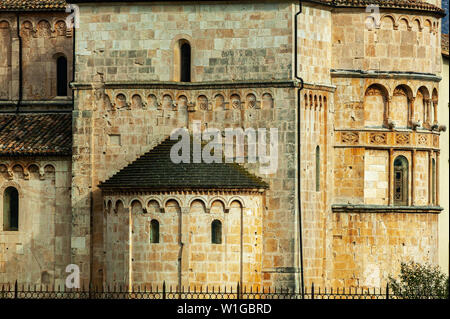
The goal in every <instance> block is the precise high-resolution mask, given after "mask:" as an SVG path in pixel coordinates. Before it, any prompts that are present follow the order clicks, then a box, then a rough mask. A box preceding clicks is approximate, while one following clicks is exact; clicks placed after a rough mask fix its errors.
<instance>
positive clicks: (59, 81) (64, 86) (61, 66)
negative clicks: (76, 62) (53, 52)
mask: <svg viewBox="0 0 450 319" xmlns="http://www.w3.org/2000/svg"><path fill="white" fill-rule="evenodd" d="M67 77H68V69H67V58H66V57H65V56H64V55H60V56H58V57H56V96H58V97H65V96H67V95H68V81H67Z"/></svg>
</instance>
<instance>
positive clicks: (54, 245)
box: [0, 158, 71, 285]
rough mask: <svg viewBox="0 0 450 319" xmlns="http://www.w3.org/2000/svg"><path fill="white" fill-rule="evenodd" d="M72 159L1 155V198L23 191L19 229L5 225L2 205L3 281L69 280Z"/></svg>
mask: <svg viewBox="0 0 450 319" xmlns="http://www.w3.org/2000/svg"><path fill="white" fill-rule="evenodd" d="M70 179H71V173H70V160H67V159H61V158H59V159H56V158H54V159H50V158H48V159H41V158H28V159H25V158H22V159H8V158H3V159H2V160H1V161H0V198H1V199H2V200H1V202H2V203H3V196H4V192H5V189H6V188H7V187H10V186H12V187H14V188H16V189H17V190H18V192H19V229H18V231H7V230H3V218H4V216H3V204H2V205H1V206H0V212H1V213H0V227H1V228H0V229H1V231H0V283H3V284H8V283H9V284H14V282H15V281H16V280H17V282H18V283H19V284H25V283H26V284H42V285H63V284H64V283H65V278H66V276H67V274H66V273H65V269H66V267H67V265H69V264H70V247H71V243H70V237H69V236H68V234H69V233H70V229H71V228H70V220H71V215H70V206H69V205H70V197H69V196H70V191H69V188H70Z"/></svg>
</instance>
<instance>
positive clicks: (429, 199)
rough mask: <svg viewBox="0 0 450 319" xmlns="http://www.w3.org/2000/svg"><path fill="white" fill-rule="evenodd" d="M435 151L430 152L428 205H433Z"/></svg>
mask: <svg viewBox="0 0 450 319" xmlns="http://www.w3.org/2000/svg"><path fill="white" fill-rule="evenodd" d="M432 183H433V151H428V205H430V206H431V205H433V191H432V190H433V185H432Z"/></svg>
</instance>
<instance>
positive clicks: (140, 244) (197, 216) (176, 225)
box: [103, 192, 265, 288]
mask: <svg viewBox="0 0 450 319" xmlns="http://www.w3.org/2000/svg"><path fill="white" fill-rule="evenodd" d="M104 199H105V205H106V206H105V214H104V224H105V228H104V230H105V234H104V235H105V237H104V238H105V239H106V241H105V243H104V244H105V246H104V247H105V253H106V259H105V264H104V269H103V273H104V275H105V283H106V284H107V285H111V286H113V285H115V284H119V285H124V284H126V285H133V286H136V285H139V286H145V285H147V286H148V285H153V286H154V285H162V283H163V282H166V284H167V285H169V286H172V287H175V286H179V285H183V286H184V287H194V286H196V287H199V286H202V287H205V286H207V285H209V286H215V287H218V286H220V287H223V288H224V287H225V286H226V287H228V288H229V287H230V286H233V287H235V286H236V285H237V283H238V282H240V281H242V282H245V284H246V285H248V287H250V286H252V287H254V288H256V287H261V283H262V249H263V245H262V233H263V227H262V218H263V211H264V209H265V208H264V207H263V201H262V196H261V195H259V194H253V195H251V194H239V195H237V194H234V195H233V194H231V193H230V194H226V193H223V194H221V195H218V194H212V193H211V194H207V193H204V194H196V193H195V192H194V193H176V192H175V193H171V194H168V193H166V194H157V193H155V194H148V195H147V196H125V197H123V196H118V195H115V196H110V195H106V196H105V197H104ZM123 203H125V205H127V206H124V204H123ZM115 207H117V208H115ZM125 207H127V208H125ZM155 220H156V221H157V222H158V224H159V242H158V243H152V242H151V240H150V238H151V232H152V230H151V222H152V221H155ZM217 220H218V221H220V222H221V225H222V232H221V243H219V244H214V243H212V237H211V236H212V229H211V227H212V226H211V225H212V222H213V221H217Z"/></svg>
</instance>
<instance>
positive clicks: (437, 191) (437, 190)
mask: <svg viewBox="0 0 450 319" xmlns="http://www.w3.org/2000/svg"><path fill="white" fill-rule="evenodd" d="M440 155H441V152H440V151H437V152H436V185H435V186H434V189H435V191H436V201H435V203H434V205H435V206H439V159H440Z"/></svg>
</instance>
